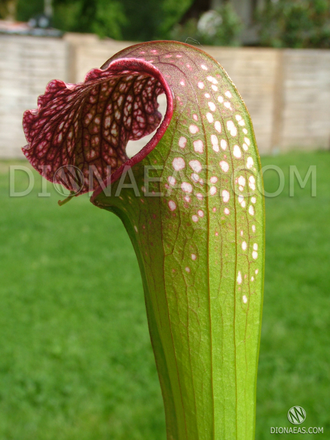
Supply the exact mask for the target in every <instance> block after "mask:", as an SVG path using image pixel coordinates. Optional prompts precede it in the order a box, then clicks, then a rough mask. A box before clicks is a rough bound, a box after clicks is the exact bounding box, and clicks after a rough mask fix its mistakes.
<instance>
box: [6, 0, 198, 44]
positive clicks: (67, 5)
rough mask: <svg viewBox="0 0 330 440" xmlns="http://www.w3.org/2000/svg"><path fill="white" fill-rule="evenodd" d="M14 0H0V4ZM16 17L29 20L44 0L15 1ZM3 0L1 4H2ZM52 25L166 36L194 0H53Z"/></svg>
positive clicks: (124, 35) (120, 35)
mask: <svg viewBox="0 0 330 440" xmlns="http://www.w3.org/2000/svg"><path fill="white" fill-rule="evenodd" d="M9 1H14V0H0V5H1V4H2V3H6V2H9ZM16 1H17V14H16V18H17V19H18V20H22V21H28V20H29V19H30V18H31V17H32V16H33V15H36V14H40V13H41V12H43V10H44V0H29V1H28V2H27V1H26V0H16ZM1 2H2V3H1ZM52 3H53V10H54V16H53V25H54V27H56V28H58V29H61V30H63V31H71V32H91V33H96V34H98V35H99V36H100V37H111V38H114V39H126V40H133V41H144V40H151V39H156V38H169V36H170V30H171V28H172V27H173V25H174V24H175V23H176V22H178V21H179V20H180V18H181V16H182V15H183V14H184V13H185V11H186V10H187V9H188V8H189V7H190V5H191V4H192V3H193V0H181V2H180V3H179V4H178V3H177V0H160V1H157V2H156V1H154V0H144V1H143V2H141V3H139V2H137V1H136V0H53V2H52Z"/></svg>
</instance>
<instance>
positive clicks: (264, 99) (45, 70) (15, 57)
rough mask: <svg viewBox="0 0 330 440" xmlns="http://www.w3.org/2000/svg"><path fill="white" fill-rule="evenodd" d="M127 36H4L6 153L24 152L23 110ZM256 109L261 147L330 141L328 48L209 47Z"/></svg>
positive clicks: (0, 104) (271, 149) (0, 103)
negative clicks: (52, 85)
mask: <svg viewBox="0 0 330 440" xmlns="http://www.w3.org/2000/svg"><path fill="white" fill-rule="evenodd" d="M130 44H131V43H127V42H116V41H112V40H99V39H98V38H97V37H96V36H93V35H85V34H83V35H81V34H66V35H65V37H64V38H63V39H55V38H45V37H44V38H40V37H25V36H24V37H21V36H9V35H1V36H0V57H1V58H0V59H1V64H0V158H14V157H22V153H21V151H20V148H21V147H22V146H23V145H25V143H26V142H25V138H24V135H23V132H22V128H21V120H22V113H23V111H24V110H25V109H30V108H35V107H36V99H37V96H38V95H40V94H42V93H43V92H44V90H45V86H46V84H47V83H48V82H49V81H50V80H51V79H54V78H57V79H62V80H64V81H69V82H77V81H82V80H83V78H84V76H85V74H86V73H87V72H88V71H89V70H90V69H92V68H94V67H100V66H101V65H102V64H103V63H104V62H105V61H106V60H107V59H108V58H110V57H111V56H112V55H113V54H114V53H116V52H118V51H119V50H121V49H123V48H124V47H126V46H128V45H130ZM203 49H204V50H206V52H208V53H209V54H210V55H212V56H213V57H214V58H215V59H216V60H218V61H219V63H220V64H221V65H222V66H223V67H224V68H225V69H226V71H227V72H228V74H229V76H230V77H231V78H232V80H233V81H234V83H235V84H236V85H237V87H238V89H239V91H240V93H241V95H242V96H243V99H244V100H245V102H246V104H247V107H248V109H249V111H250V113H251V116H252V120H253V123H254V127H255V132H256V137H257V141H258V145H259V149H260V152H261V154H271V153H275V152H284V151H288V150H292V149H319V148H322V149H328V148H330V51H329V50H293V49H281V50H279V49H259V48H223V47H203Z"/></svg>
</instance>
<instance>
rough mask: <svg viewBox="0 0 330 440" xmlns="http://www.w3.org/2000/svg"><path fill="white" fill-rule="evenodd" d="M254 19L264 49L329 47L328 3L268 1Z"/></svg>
mask: <svg viewBox="0 0 330 440" xmlns="http://www.w3.org/2000/svg"><path fill="white" fill-rule="evenodd" d="M257 19H258V22H259V23H260V37H261V44H262V45H264V46H273V47H293V48H330V0H291V1H286V0H278V1H277V2H272V1H268V2H267V4H266V6H265V8H264V9H262V10H261V11H259V13H258V14H257Z"/></svg>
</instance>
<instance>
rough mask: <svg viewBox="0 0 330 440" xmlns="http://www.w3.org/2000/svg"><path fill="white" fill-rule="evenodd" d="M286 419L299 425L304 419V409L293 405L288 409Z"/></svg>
mask: <svg viewBox="0 0 330 440" xmlns="http://www.w3.org/2000/svg"><path fill="white" fill-rule="evenodd" d="M288 420H289V422H290V423H292V425H301V424H302V423H303V422H304V421H305V420H306V411H305V410H304V408H303V407H301V406H293V407H292V408H290V409H289V411H288Z"/></svg>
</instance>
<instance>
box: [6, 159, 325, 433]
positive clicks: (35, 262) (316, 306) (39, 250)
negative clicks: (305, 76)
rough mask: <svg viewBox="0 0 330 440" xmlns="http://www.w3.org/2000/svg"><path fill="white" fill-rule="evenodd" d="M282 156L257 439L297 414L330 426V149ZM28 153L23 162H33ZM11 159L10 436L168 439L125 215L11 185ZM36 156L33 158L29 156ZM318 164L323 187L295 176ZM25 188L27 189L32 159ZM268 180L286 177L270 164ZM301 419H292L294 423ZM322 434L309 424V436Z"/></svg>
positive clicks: (270, 233)
mask: <svg viewBox="0 0 330 440" xmlns="http://www.w3.org/2000/svg"><path fill="white" fill-rule="evenodd" d="M262 162H263V165H276V166H277V167H280V168H281V169H282V170H283V172H284V176H285V187H284V190H283V192H282V193H281V194H280V195H279V196H278V197H274V198H267V201H266V207H267V221H266V225H267V237H266V238H267V255H266V281H265V300H264V316H263V329H262V341H261V349H260V363H259V376H258V397H257V398H258V411H257V433H256V439H257V440H268V439H272V438H276V437H280V438H281V439H290V438H292V436H291V435H286V434H283V435H271V434H270V428H271V427H272V426H273V427H276V426H277V427H281V426H290V424H289V422H288V421H287V417H286V414H287V411H288V409H289V408H290V407H291V406H294V405H300V406H302V407H303V408H304V409H305V410H306V413H307V419H306V421H305V422H304V424H303V425H302V426H305V427H309V426H320V427H323V428H324V434H319V435H317V436H316V438H324V439H329V438H330V349H329V347H330V223H329V219H330V184H329V183H330V153H328V152H317V153H292V154H288V155H282V156H277V157H264V158H263V160H262ZM22 164H23V162H22V163H21V165H22ZM8 165H9V163H5V162H2V163H1V164H0V201H1V215H0V237H1V247H0V261H1V277H0V306H1V309H0V310H1V311H0V439H1V440H165V422H164V414H163V405H162V400H161V394H160V388H159V384H158V378H157V373H156V369H155V365H154V360H153V354H152V351H151V346H150V342H149V335H148V329H147V321H146V315H145V307H144V299H143V291H142V283H141V279H140V275H139V269H138V265H137V261H136V258H135V255H134V253H133V249H132V246H131V244H130V242H129V239H128V236H127V234H126V232H125V230H124V228H123V226H122V225H121V223H120V221H119V220H118V219H117V218H116V217H115V216H114V215H112V214H110V213H107V212H104V211H102V210H99V209H97V208H95V207H93V206H92V205H91V204H90V203H89V202H88V198H87V196H82V197H80V198H77V199H74V200H73V201H71V202H70V203H69V204H67V205H65V206H63V207H62V208H59V207H58V206H57V200H58V199H61V198H63V197H61V196H59V195H58V194H56V193H55V192H54V190H53V189H52V188H51V185H50V184H49V186H48V191H49V192H51V197H38V193H40V192H41V191H42V187H41V178H40V177H39V176H37V175H36V174H34V176H35V185H34V189H33V191H32V192H31V193H30V194H29V195H28V196H26V197H16V198H13V197H9V177H8ZM24 165H25V163H24ZM290 165H296V166H297V168H298V170H299V171H300V173H301V176H302V177H304V176H305V173H306V171H307V169H308V167H309V166H310V165H316V172H317V179H316V185H317V196H316V197H311V193H310V180H309V182H308V184H307V186H306V187H305V189H299V185H298V183H297V181H296V183H295V194H294V197H289V190H288V188H289V166H290ZM15 186H16V191H19V190H23V189H25V188H26V187H27V177H26V175H25V174H24V173H23V172H22V171H17V172H16V174H15ZM265 186H266V190H267V191H268V192H274V191H276V189H277V187H278V178H277V175H276V173H275V172H274V171H271V170H270V171H267V173H266V175H265ZM291 426H292V425H291ZM312 437H313V438H314V436H313V435H304V436H302V435H297V436H296V437H295V438H297V439H300V438H304V439H309V438H312Z"/></svg>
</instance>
